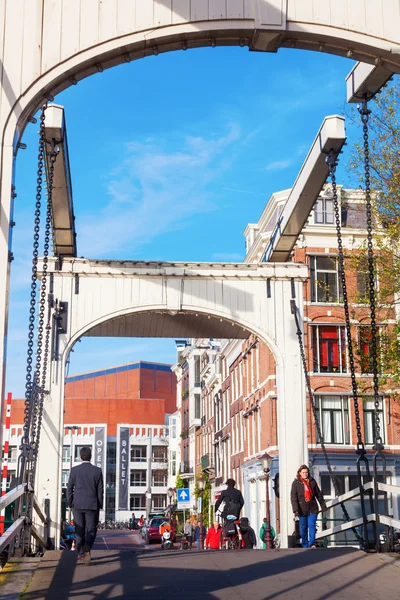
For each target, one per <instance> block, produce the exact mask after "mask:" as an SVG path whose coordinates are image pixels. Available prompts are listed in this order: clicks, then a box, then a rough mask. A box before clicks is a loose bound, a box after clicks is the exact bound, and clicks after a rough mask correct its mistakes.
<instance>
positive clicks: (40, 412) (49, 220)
mask: <svg viewBox="0 0 400 600" xmlns="http://www.w3.org/2000/svg"><path fill="white" fill-rule="evenodd" d="M57 156H58V152H57V150H56V147H55V143H54V140H53V141H52V147H51V152H50V155H49V159H50V160H49V162H50V166H49V172H48V177H47V185H48V187H47V211H46V226H45V234H44V245H43V270H42V282H41V288H40V310H39V327H41V331H42V338H43V328H44V314H45V305H46V293H47V275H48V262H49V261H48V258H49V247H50V237H51V224H52V217H53V180H54V165H55V162H56V160H57ZM50 317H51V306H50V303H49V302H48V307H47V324H46V332H45V341H44V351H43V364H42V368H41V377H42V379H41V385H40V389H39V399H38V415H37V434H36V440H35V441H34V447H33V450H34V456H35V458H36V457H37V453H38V450H39V442H40V432H41V426H42V415H43V402H44V396H45V393H46V392H45V390H46V383H47V365H48V360H49V349H50V332H51V325H50ZM40 355H41V349H40ZM40 362H41V361H39V367H38V371H37V372H38V377H39V374H40ZM35 467H36V462H35ZM33 471H34V473H35V471H36V468H34V470H33Z"/></svg>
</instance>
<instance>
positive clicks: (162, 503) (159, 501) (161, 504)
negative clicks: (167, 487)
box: [151, 494, 167, 510]
mask: <svg viewBox="0 0 400 600" xmlns="http://www.w3.org/2000/svg"><path fill="white" fill-rule="evenodd" d="M151 504H152V508H153V510H165V509H166V508H167V496H166V494H154V495H153V496H152V499H151Z"/></svg>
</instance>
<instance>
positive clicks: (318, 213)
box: [314, 198, 334, 225]
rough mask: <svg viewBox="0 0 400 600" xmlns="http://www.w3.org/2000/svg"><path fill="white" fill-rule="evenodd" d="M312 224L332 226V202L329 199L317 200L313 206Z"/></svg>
mask: <svg viewBox="0 0 400 600" xmlns="http://www.w3.org/2000/svg"><path fill="white" fill-rule="evenodd" d="M314 222H315V223H318V224H326V225H333V223H334V214H333V200H332V199H331V198H318V200H317V201H316V203H315V206H314Z"/></svg>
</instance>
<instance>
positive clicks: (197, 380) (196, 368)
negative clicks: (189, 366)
mask: <svg viewBox="0 0 400 600" xmlns="http://www.w3.org/2000/svg"><path fill="white" fill-rule="evenodd" d="M200 370H201V366H200V356H198V355H196V356H195V357H194V385H196V386H198V385H200V383H201V381H200Z"/></svg>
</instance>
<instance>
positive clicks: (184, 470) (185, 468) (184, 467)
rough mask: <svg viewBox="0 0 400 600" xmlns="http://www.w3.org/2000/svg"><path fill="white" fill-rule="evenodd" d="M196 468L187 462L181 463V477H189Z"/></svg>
mask: <svg viewBox="0 0 400 600" xmlns="http://www.w3.org/2000/svg"><path fill="white" fill-rule="evenodd" d="M193 472H194V468H193V467H192V466H191V465H190V463H187V462H181V475H188V474H189V473H193Z"/></svg>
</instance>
